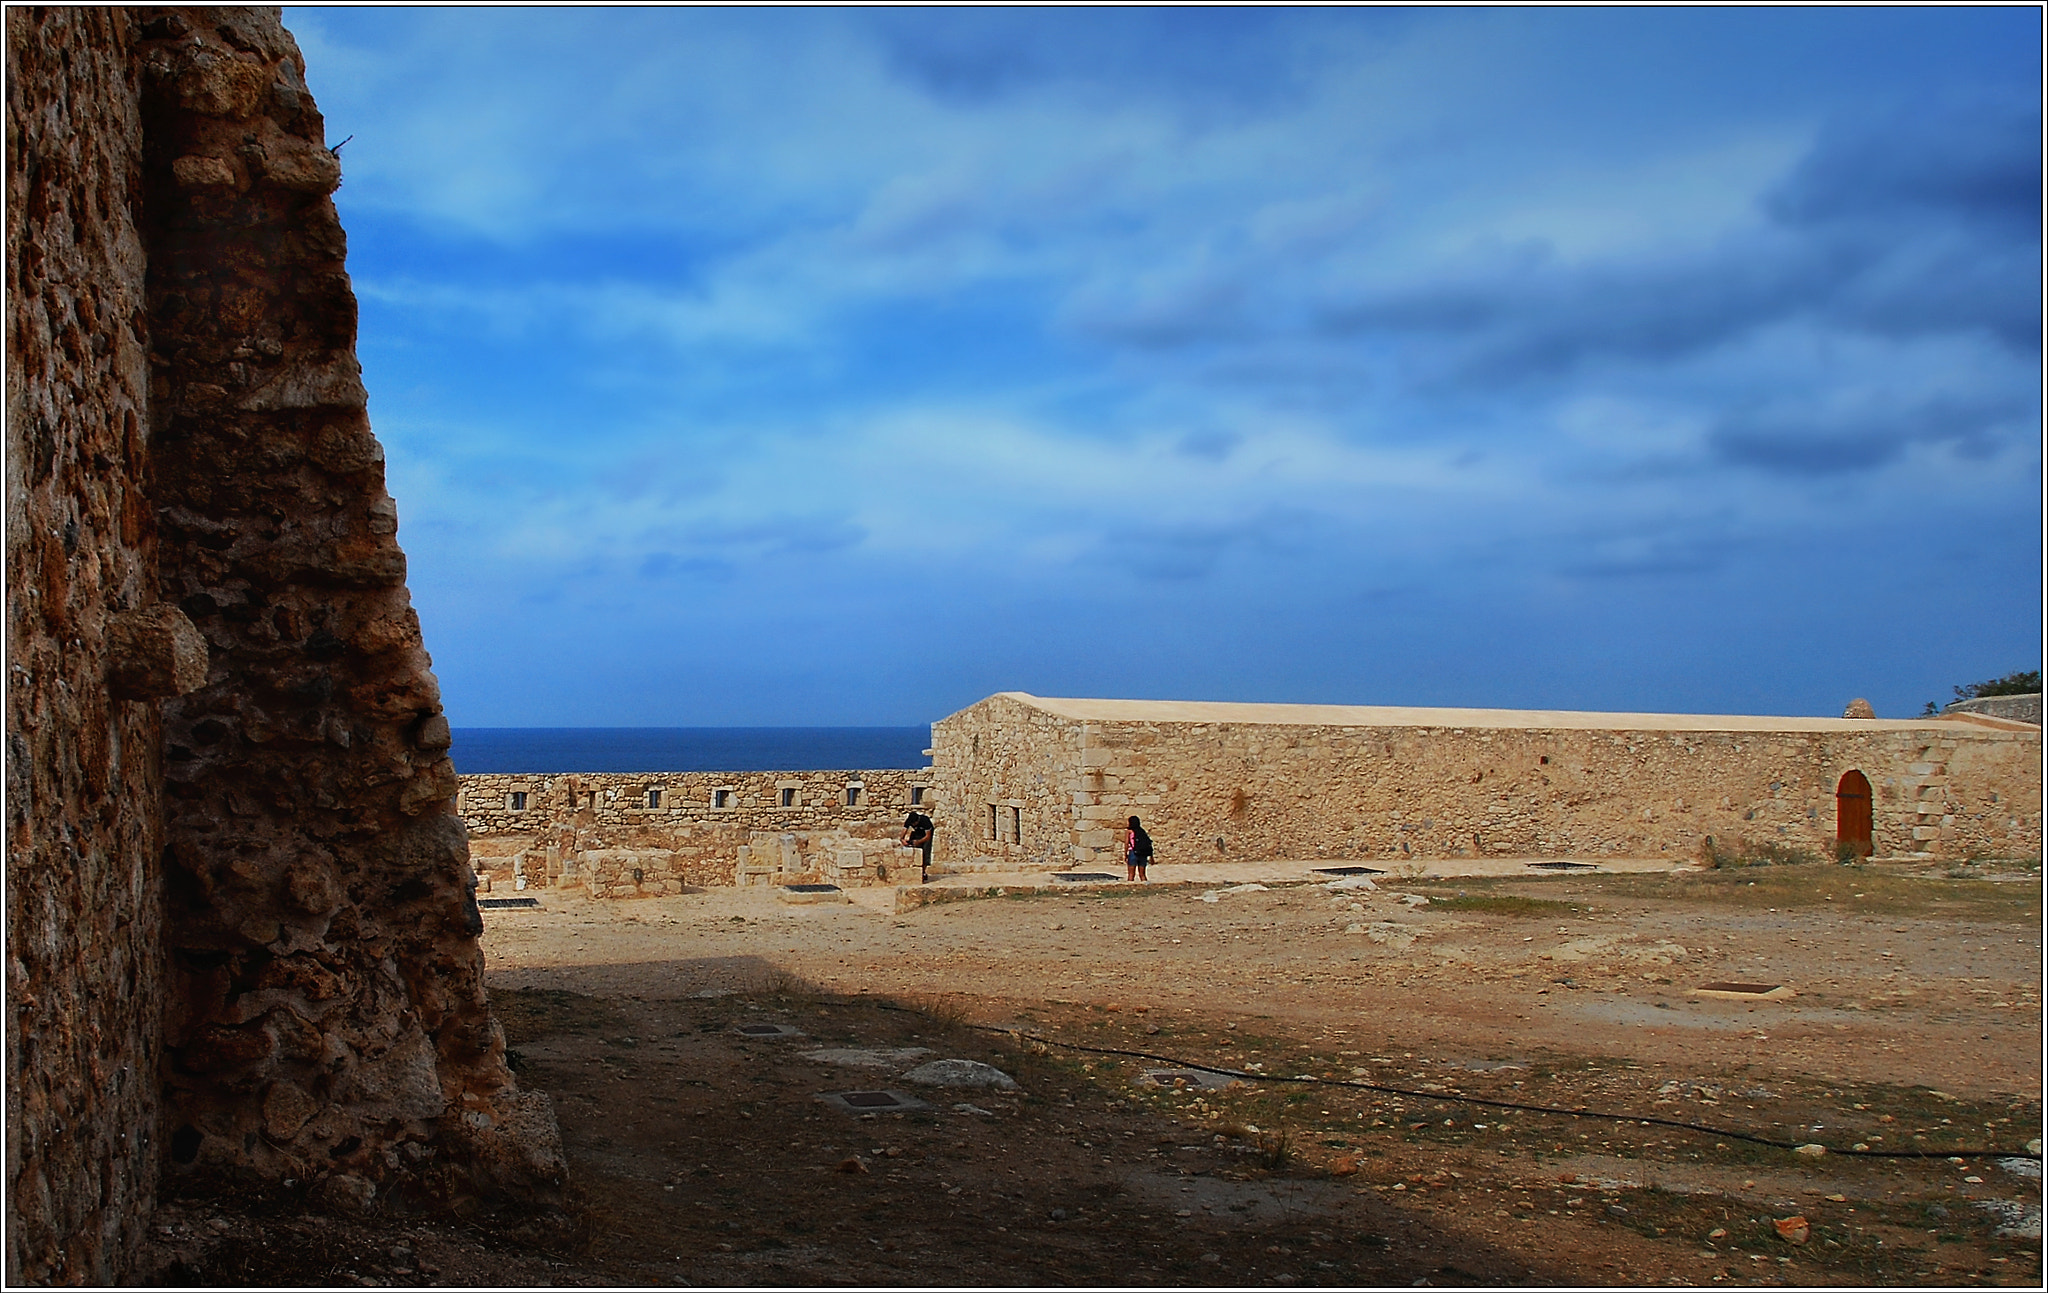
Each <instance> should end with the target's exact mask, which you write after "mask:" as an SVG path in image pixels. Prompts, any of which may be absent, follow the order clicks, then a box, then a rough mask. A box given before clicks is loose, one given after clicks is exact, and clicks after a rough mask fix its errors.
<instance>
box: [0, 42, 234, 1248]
mask: <svg viewBox="0 0 2048 1293" xmlns="http://www.w3.org/2000/svg"><path fill="white" fill-rule="evenodd" d="M6 25H7V197H8V201H7V282H8V293H7V454H6V479H7V659H8V678H7V742H8V748H7V880H8V883H7V931H8V937H7V953H8V956H7V1002H8V1011H7V1078H6V1083H7V1141H6V1172H7V1208H8V1217H7V1221H8V1224H7V1227H6V1234H7V1248H6V1263H7V1265H6V1273H7V1279H8V1282H9V1283H19V1282H26V1283H36V1284H111V1283H113V1282H115V1281H116V1280H117V1279H118V1278H119V1277H120V1275H121V1273H122V1272H123V1270H124V1268H125V1267H126V1265H127V1262H128V1258H129V1256H130V1255H131V1254H132V1253H134V1252H135V1251H136V1250H137V1246H138V1245H139V1244H140V1242H141V1240H142V1232H143V1229H144V1227H145V1226H146V1224H147V1223H148V1220H149V1213H150V1209H151V1207H152V1205H153V1201H154V1198H155V1176H156V1162H157V1155H158V1151H157V1144H156V1138H155V1130H156V1110H157V1074H156V1065H155V1056H156V1054H157V1050H158V1043H159V1039H160V1037H161V1035H162V1020H161V1015H160V1013H159V1005H160V1003H161V1001H162V999H163V982H164V967H163V956H162V951H161V944H160V937H161V930H162V924H163V895H162V884H161V873H160V870H159V867H158V854H159V853H160V852H161V851H162V848H163V840H162V832H161V828H160V825H159V817H160V813H159V804H160V800H159V788H158V750H159V748H160V745H161V740H160V728H159V718H158V707H157V701H158V699H160V698H161V696H163V695H164V694H166V692H167V691H168V690H169V688H170V687H171V686H174V685H175V682H176V680H175V678H174V677H172V676H171V675H172V674H174V673H175V672H176V671H175V670H172V671H169V672H167V673H166V674H165V675H164V676H162V677H159V678H157V679H154V680H152V679H151V678H149V677H148V676H146V675H147V670H146V669H144V670H141V671H137V670H136V669H134V668H133V667H132V666H134V665H137V664H146V663H147V661H146V659H144V658H143V657H144V656H146V655H147V654H148V650H147V649H148V647H149V645H150V642H149V641H148V639H149V638H150V636H151V635H150V634H149V633H148V632H146V631H144V630H146V629H147V628H148V624H149V621H148V619H147V617H148V616H149V614H150V612H151V611H152V609H153V608H157V602H158V598H157V571H156V546H155V530H156V527H155V516H154V513H153V509H152V508H151V506H150V504H149V501H148V498H147V494H146V490H147V483H146V480H145V479H144V457H145V455H144V451H143V442H144V440H145V438H146V436H147V434H148V430H149V367H148V364H147V362H146V358H145V356H146V354H147V352H148V341H147V335H148V333H147V323H146V320H145V318H144V262H143V248H142V241H141V236H140V234H139V232H138V231H137V229H136V225H135V216H134V211H135V207H136V204H137V199H138V196H139V187H140V182H141V174H140V173H141V165H142V154H141V139H142V131H141V124H140V121H141V117H140V113H141V88H140V83H139V77H138V72H137V68H136V66H135V63H134V59H133V38H134V27H133V20H132V19H131V18H130V17H129V16H128V15H127V14H125V13H123V12H122V11H119V10H112V9H59V8H45V9H27V8H9V9H8V10H7V12H6ZM124 616H130V617H139V618H130V619H128V620H126V621H125V623H126V629H125V630H124V629H123V628H122V622H123V621H122V617H124ZM158 629H159V630H160V631H159V632H157V633H156V634H155V635H154V636H155V638H156V645H158V646H163V645H168V644H169V643H170V641H171V637H172V634H171V631H170V629H169V628H168V627H167V626H165V625H162V624H159V625H158ZM182 641H183V644H184V646H185V659H184V662H183V664H184V670H185V677H184V681H185V683H187V684H189V683H190V682H192V681H193V679H192V676H191V675H192V674H193V672H195V671H197V670H202V669H203V667H204V660H203V657H198V656H195V655H194V653H193V648H194V646H195V645H196V644H195V642H194V640H193V639H192V638H191V637H190V635H189V630H188V632H187V634H186V636H184V638H183V639H182ZM159 654H161V653H159ZM163 662H164V661H162V660H159V662H158V663H163ZM124 673H125V674H127V675H130V676H128V677H127V679H126V682H125V684H124V686H123V687H122V692H123V694H121V695H119V696H117V695H116V694H115V690H114V687H113V685H112V683H113V680H114V678H115V677H116V675H117V674H124ZM152 684H153V685H152Z"/></svg>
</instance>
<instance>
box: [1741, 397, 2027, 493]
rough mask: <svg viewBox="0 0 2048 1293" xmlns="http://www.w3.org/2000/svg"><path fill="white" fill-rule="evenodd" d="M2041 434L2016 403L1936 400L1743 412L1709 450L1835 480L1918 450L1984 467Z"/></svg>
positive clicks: (1748, 462) (1747, 462) (1757, 464)
mask: <svg viewBox="0 0 2048 1293" xmlns="http://www.w3.org/2000/svg"><path fill="white" fill-rule="evenodd" d="M2038 431H2039V418H2038V416H2037V415H2036V413H2035V410H2034V409H2033V408H2031V407H2030V406H2029V405H2027V404H2026V403H2025V402H2024V401H2022V400H2021V399H2019V398H2017V397H2016V396H2004V397H1997V396H1992V397H1985V396H1974V397H1973V396H1953V395H1951V396H1939V395H1938V396H1934V397H1931V398H1925V399H1921V400H1916V401H1912V402H1910V403H1906V404H1904V405H1900V404H1896V403H1893V402H1891V401H1889V400H1887V401H1884V402H1881V403H1878V404H1876V405H1874V406H1872V405H1865V404H1862V403H1860V402H1856V403H1849V404H1847V405H1846V406H1845V405H1837V406H1835V407H1822V408H1814V407H1811V406H1809V407H1805V408H1801V407H1798V406H1796V405H1795V406H1792V407H1779V408H1757V409H1750V410H1745V411H1742V412H1738V413H1735V414H1732V415H1730V416H1729V417H1728V418H1727V419H1726V420H1725V421H1723V422H1721V423H1720V424H1719V425H1717V426H1716V427H1714V428H1713V430H1712V431H1711V432H1710V433H1709V435H1708V446H1709V448H1710V450H1711V452H1712V453H1713V454H1714V455H1715V456H1716V457H1718V458H1720V459H1721V460H1722V461H1725V462H1728V463H1730V464H1734V465H1736V466H1742V467H1755V468H1760V469H1762V470H1765V471H1772V472H1781V473H1786V474H1789V475H1797V476H1833V475H1841V474H1845V473H1852V472H1859V471H1869V470H1871V469H1873V468H1876V467H1880V466H1883V465H1885V464H1887V463H1890V462H1892V461H1894V460H1895V459H1897V458H1898V457H1899V456H1900V455H1901V454H1902V453H1904V452H1905V451H1906V450H1907V449H1908V448H1910V447H1912V446H1915V445H1924V446H1941V447H1944V448H1947V449H1950V450H1952V451H1954V452H1955V453H1957V454H1959V455H1961V456H1963V457H1965V458H1973V459H1984V458H1988V457H1990V456H1992V455H1993V454H1994V453H1996V452H1997V449H1998V447H1999V446H2000V444H2001V443H2002V442H2006V441H2009V440H2011V439H2014V438H2018V437H2022V436H2026V435H2029V434H2038Z"/></svg>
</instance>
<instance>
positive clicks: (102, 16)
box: [7, 8, 562, 1282]
mask: <svg viewBox="0 0 2048 1293" xmlns="http://www.w3.org/2000/svg"><path fill="white" fill-rule="evenodd" d="M7 20H8V55H7V56H8V65H9V72H10V80H9V101H8V143H7V147H8V180H7V182H8V196H9V204H8V220H9V229H8V233H9V240H8V248H9V256H10V270H11V278H10V295H9V302H8V305H9V326H10V333H9V340H8V347H9V359H10V364H9V369H8V392H7V394H8V415H9V416H8V435H9V444H8V468H7V470H8V504H9V507H8V523H9V527H10V528H9V542H8V563H9V566H8V568H9V576H10V580H11V593H12V595H11V596H10V599H9V623H8V634H9V641H8V645H9V656H10V660H9V664H10V678H9V694H8V741H9V746H8V754H9V758H8V813H9V820H10V827H11V830H10V834H9V841H8V845H9V855H8V867H9V881H10V883H9V890H8V898H9V911H8V920H9V952H10V960H9V967H8V969H9V1004H10V1007H11V1008H10V1012H9V1020H8V1027H9V1042H10V1051H9V1060H10V1066H11V1067H10V1072H9V1085H8V1099H9V1102H10V1107H9V1112H10V1114H11V1115H13V1116H10V1118H9V1123H8V1144H7V1154H8V1164H7V1170H8V1182H9V1187H10V1188H9V1196H8V1202H9V1214H10V1215H9V1223H10V1224H9V1227H8V1256H7V1261H8V1274H9V1277H10V1279H25V1280H32V1281H39V1282H85V1281H92V1282H102V1281H105V1280H107V1279H109V1278H112V1277H114V1276H115V1275H116V1274H118V1273H119V1272H121V1271H123V1270H124V1269H125V1267H126V1264H127V1263H128V1262H129V1260H130V1259H131V1256H132V1254H133V1252H134V1250H135V1249H134V1246H135V1244H136V1242H137V1239H138V1237H139V1235H140V1227H141V1226H142V1224H143V1223H144V1221H145V1220H146V1217H147V1214H148V1211H149V1208H150V1205H151V1201H152V1200H153V1198H154V1190H155V1185H156V1182H157V1181H158V1179H159V1176H160V1174H162V1173H165V1172H168V1174H169V1178H170V1180H171V1182H172V1183H173V1186H174V1187H175V1188H205V1187H207V1186H209V1185H211V1184H214V1183H217V1182H221V1181H243V1182H247V1181H257V1182H276V1183H282V1182H284V1181H291V1182H294V1183H295V1185H294V1187H293V1188H297V1189H304V1190H308V1191H309V1192H310V1193H311V1194H312V1195H313V1196H314V1197H315V1199H316V1200H319V1201H322V1202H325V1203H327V1204H330V1205H332V1206H336V1207H339V1208H344V1209H347V1210H353V1211H363V1210H374V1209H379V1208H387V1207H396V1208H405V1207H416V1206H430V1205H434V1204H437V1203H444V1202H448V1201H451V1200H455V1199H460V1198H473V1197H477V1196H484V1197H494V1196H497V1197H502V1196H505V1195H513V1196H530V1195H532V1194H533V1193H534V1192H536V1191H544V1190H546V1189H547V1188H548V1187H549V1186H551V1185H552V1184H555V1183H558V1182H559V1180H560V1177H561V1173H562V1163H561V1155H560V1142H559V1136H558V1135H557V1134H556V1132H555V1127H554V1120H553V1116H552V1113H551V1111H550V1109H549V1107H548V1104H547V1099H546V1097H545V1096H543V1095H540V1094H538V1093H531V1092H522V1091H520V1090H518V1089H517V1087H516V1086H515V1085H514V1084H513V1082H512V1080H511V1075H510V1073H509V1072H508V1070H507V1069H506V1066H505V1062H504V1054H503V1050H504V1047H503V1040H502V1036H501V1035H500V1033H499V1031H498V1029H497V1027H496V1025H495V1024H494V1023H493V1021H492V1019H491V1017H490V1013H489V1010H488V1007H487V1004H486V1002H485V999H484V991H483V979H482V971H483V961H482V954H481V950H480V948H479V946H478V943H477V935H478V933H479V932H480V930H481V922H480V921H479V919H478V915H477V910H476V906H475V901H474V897H473V889H472V886H473V884H474V880H473V873H472V872H471V870H470V868H469V861H468V846H467V839H466V832H465V830H464V827H463V824H462V822H461V820H460V819H459V818H458V817H456V816H455V814H454V804H453V799H454V794H455V788H456V783H455V775H454V769H453V766H452V765H451V764H450V762H449V760H448V758H447V748H448V744H449V738H448V728H447V722H446V720H445V719H444V718H443V717H442V716H441V709H440V700H439V692H438V688H437V686H436V684H435V681H434V677H433V674H432V673H431V672H429V663H430V662H429V660H428V657H427V654H426V651H425V649H424V648H423V646H422V643H421V640H420V632H419V624H418V620H417V618H416V617H415V616H414V614H413V611H412V608H411V604H410V598H409V596H408V594H407V592H406V588H405V582H404V580H405V558H404V555H403V553H402V552H401V551H400V550H399V547H398V543H397V529H398V516H397V509H396V507H395V506H394V505H393V503H392V500H391V499H390V497H389V495H388V494H387V493H386V492H385V489H384V478H383V454H382V450H381V449H380V447H379V446H378V444H377V442H376V439H375V438H374V437H373V436H372V434H371V431H370V425H369V419H368V415H367V412H366V405H367V400H366V396H365V393H364V391H363V387H362V382H361V380H360V369H359V368H358V366H357V364H356V361H355V357H354V353H353V352H354V343H355V334H356V303H355V297H354V294H353V292H352V291H351V289H350V285H349V280H348V276H347V274H346V272H345V270H344V267H343V257H344V253H345V250H346V242H345V239H344V237H343V234H342V230H341V226H340V223H339V221H338V219H337V217H336V214H335V209H334V204H333V202H332V200H331V197H330V195H331V193H332V192H333V190H334V189H335V187H336V186H337V185H338V184H339V182H340V165H339V162H338V161H337V160H336V158H335V157H334V156H333V154H331V153H329V152H328V151H327V149H326V147H325V143H324V139H323V129H324V127H323V123H322V121H321V118H320V114H319V112H318V110H317V109H316V108H315V106H314V104H313V101H312V98H311V96H310V95H309V94H308V93H307V91H306V86H305V79H304V66H303V63H302V61H301V60H300V57H299V53H298V50H297V48H296V46H295V45H294V44H293V42H292V40H291V37H290V36H289V34H288V33H286V32H285V30H284V28H283V27H282V25H281V24H280V22H279V12H278V11H277V10H275V9H267V8H213V9H207V8H142V9H126V10H106V9H49V10H23V9H11V10H9V11H8V15H7ZM195 626H196V627H195Z"/></svg>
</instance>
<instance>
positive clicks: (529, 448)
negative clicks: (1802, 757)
mask: <svg viewBox="0 0 2048 1293" xmlns="http://www.w3.org/2000/svg"><path fill="white" fill-rule="evenodd" d="M285 21H286V24H287V25H288V26H289V27H290V28H291V30H292V31H293V32H294V34H295V35H296V36H297V38H298V40H299V43H300V46H301V48H302V49H303V50H304V51H305V54H306V60H307V64H308V72H307V74H308V79H309V80H310V81H311V83H312V86H313V90H314V93H315V95H316V96H317V97H318V99H319V102H320V105H321V108H322V110H323V111H324V113H325V114H326V118H327V130H328V137H329V140H330V142H333V141H339V140H340V139H342V138H343V137H344V136H348V135H353V136H354V139H353V140H352V141H351V142H350V143H349V144H348V145H347V147H346V148H345V149H344V150H343V152H342V158H343V162H344V167H345V171H346V178H345V182H344V185H343V187H342V189H341V191H340V192H339V193H338V194H337V195H336V201H337V202H338V203H339V204H340V207H341V212H342V218H343V222H344V224H345V225H346V226H347V228H348V230H349V238H350V256H349V268H350V271H351V273H352V275H353V277H354V282H355V287H356V291H357V293H358V295H359V297H360V299H361V304H362V316H361V317H362V332H361V340H360V343H359V346H360V353H361V356H362V360H363V365H364V370H365V377H366V380H367V382H368V384H369V388H370V401H371V403H370V411H371V416H372V420H373V422H374V424H375V426H376V428H377V431H378V434H379V435H380V437H381V438H382V439H383V441H384V443H385V445H386V448H387V452H388V457H389V464H390V465H389V482H390V487H391V492H392V494H393V496H394V497H395V498H396V499H397V501H398V504H399V514H400V520H401V527H402V528H401V531H400V536H399V537H400V541H401V542H402V543H403V544H404V546H405V548H406V551H407V554H408V556H409V559H410V562H411V577H410V582H411V587H412V591H413V597H414V601H415V603H416V605H417V606H418V607H419V611H420V616H421V619H422V622H423V624H424V626H425V629H426V633H427V642H428V647H429V649H430V650H431V651H432V652H433V655H434V658H435V667H436V672H437V673H438V674H439V676H440V678H441V681H442V686H443V691H444V694H445V696H446V699H447V705H448V709H449V713H450V715H451V718H452V719H453V721H454V722H455V723H456V724H457V725H458V726H520V725H563V726H575V725H598V726H601V725H636V726H660V725H724V724H733V725H741V724H799V725H801V724H826V725H829V724H897V723H916V722H923V721H927V720H931V719H935V718H938V717H941V716H943V715H944V714H946V713H949V712H951V711H952V710H954V709H957V708H959V707H961V706H963V705H967V704H971V703H972V702H974V701H975V700H978V699H980V698H981V697H982V696H984V695H987V694H988V693H990V692H994V691H999V690H1011V689H1018V690H1025V691H1033V692H1037V693H1040V694H1043V695H1103V696H1133V697H1155V698H1188V699H1212V700H1270V701H1313V702H1338V703H1356V704H1417V705H1479V706H1510V707H1540V708H1571V709H1619V710H1631V709H1643V710H1678V711H1705V712H1763V713H1801V714H1808V713H1810V714H1821V713H1839V712H1840V711H1841V707H1842V705H1843V704H1845V703H1846V702H1847V701H1848V700H1849V698H1850V697H1852V696H1858V695H1861V696H1866V697H1868V698H1869V699H1870V700H1871V701H1872V703H1873V704H1874V705H1876V707H1877V709H1878V712H1879V713H1880V714H1910V713H1917V712H1918V711H1919V709H1920V706H1921V703H1922V702H1924V701H1926V700H1930V699H1936V698H1942V699H1946V698H1947V696H1948V694H1949V688H1950V686H1951V685H1952V684H1954V683H1960V682H1968V681H1972V680H1975V679H1979V678H1985V677H1990V676H1994V675H1997V674H2003V673H2006V672H2009V671H2011V670H2014V669H2022V668H2031V667H2034V666H2036V665H2038V664H2039V662H2040V658H2041V655H2040V626H2041V538H2042V534H2041V403H2040V389H2041V362H2040V356H2041V286H2040V281H2041V239H2040V191H2041V163H2040V134H2041V120H2040V109H2039V102H2040V81H2041V61H2040V48H2041V44H2040V30H2039V24H2040V21H2041V20H2040V15H2039V12H2038V11H2037V10H2034V9H2031V8H2008V9H1976V10H1959V9H1912V10H1906V9H1842V8H1825V9H1824V8H1812V9H1791V8H1784V9H1780V8H1728V9H1698V10H1693V9H1648V10H1618V9H1532V10H1512V9H1483V10H1458V9H1418V10H1401V9H1357V10H1341V9H1334V10H1333V9H1246V10H1232V9H1202V10H1170V9H1101V10H1097V9H1027V10H996V9H968V10H889V9H853V10H812V9H805V10H796V9H755V8H747V9H667V8H661V9H547V8H540V9H421V8H342V9H320V8H288V9H287V10H286V11H285Z"/></svg>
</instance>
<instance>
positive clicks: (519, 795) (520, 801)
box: [512, 790, 526, 813]
mask: <svg viewBox="0 0 2048 1293" xmlns="http://www.w3.org/2000/svg"><path fill="white" fill-rule="evenodd" d="M512 811H513V812H515V813H523V812H525V811H526V792H525V791H524V790H515V791H513V792H512Z"/></svg>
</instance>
